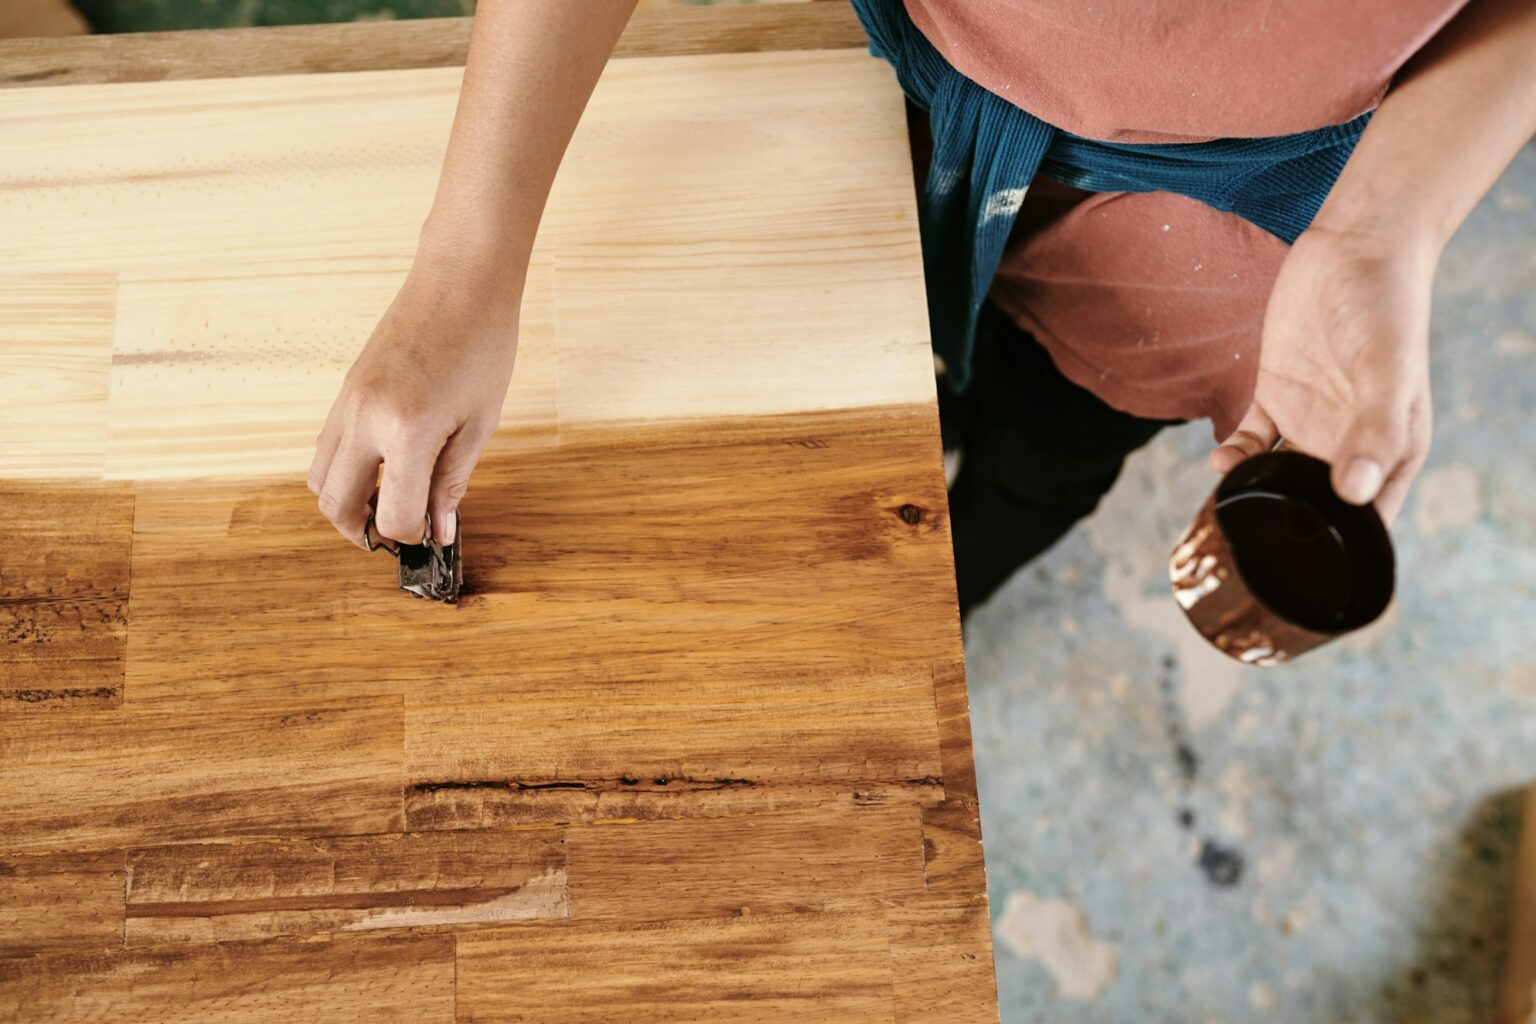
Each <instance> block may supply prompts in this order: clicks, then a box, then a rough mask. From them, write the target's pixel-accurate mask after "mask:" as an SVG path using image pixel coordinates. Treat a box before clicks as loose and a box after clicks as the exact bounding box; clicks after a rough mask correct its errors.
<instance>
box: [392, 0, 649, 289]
mask: <svg viewBox="0 0 1536 1024" xmlns="http://www.w3.org/2000/svg"><path fill="white" fill-rule="evenodd" d="M634 7H635V0H481V2H480V5H479V9H478V11H477V12H476V14H475V22H474V29H473V31H472V33H471V35H470V46H469V58H468V61H467V64H466V67H465V70H464V85H463V88H462V90H461V92H460V94H459V107H458V113H457V114H456V115H455V117H454V123H453V132H452V135H451V136H450V138H449V141H448V150H447V154H446V156H445V158H444V161H443V172H442V177H441V179H440V181H439V183H438V189H437V196H436V199H435V200H434V202H433V206H432V212H431V214H430V215H429V216H428V218H427V223H426V225H425V227H424V229H423V232H422V241H421V251H422V253H423V254H425V255H427V256H428V257H429V258H430V259H433V260H439V261H444V262H448V263H451V264H455V265H460V266H463V265H469V266H470V267H472V268H473V269H475V270H476V271H478V272H483V275H484V276H487V277H491V278H494V279H496V280H497V281H498V282H499V283H503V284H510V285H512V286H514V287H517V286H520V284H521V281H522V278H523V275H524V274H525V273H526V270H527V263H528V254H529V252H530V250H531V249H532V248H533V238H534V234H535V233H536V232H537V230H538V225H539V218H540V216H541V215H542V213H543V211H544V203H545V200H546V199H547V198H548V196H549V189H550V186H551V184H552V183H553V182H554V178H555V172H556V170H557V169H558V168H559V166H560V160H561V157H562V156H564V154H565V148H566V145H567V144H568V143H569V142H570V139H571V135H572V134H573V133H574V132H575V130H576V123H577V121H578V120H579V119H580V118H581V113H582V111H583V109H585V107H586V104H587V99H588V98H589V97H590V96H591V94H592V89H593V87H594V86H595V85H596V84H597V79H598V76H599V75H600V74H601V73H602V69H603V65H604V64H605V63H606V62H607V60H608V58H609V56H610V55H611V54H612V52H613V47H614V45H615V43H616V42H617V41H618V38H619V35H620V33H621V32H622V31H623V29H624V25H625V22H626V21H628V19H629V15H630V13H631V12H632V11H633V10H634Z"/></svg>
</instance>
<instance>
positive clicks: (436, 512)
mask: <svg viewBox="0 0 1536 1024" xmlns="http://www.w3.org/2000/svg"><path fill="white" fill-rule="evenodd" d="M485 442H486V437H485V436H484V435H483V434H482V433H481V432H480V431H478V430H476V429H474V428H473V427H471V426H470V425H469V424H467V423H466V424H465V425H463V426H461V427H460V428H459V429H458V430H456V431H455V432H454V433H453V436H451V437H449V438H448V443H447V444H445V445H443V449H442V451H441V452H439V453H438V456H437V465H436V467H435V468H434V469H433V471H432V486H431V489H430V490H429V492H428V496H427V509H428V511H429V512H430V513H431V515H432V533H433V536H434V537H435V538H436V539H437V542H438V543H439V544H451V543H453V541H454V539H455V538H456V537H457V536H458V532H459V516H458V510H459V502H460V501H462V500H463V498H464V492H465V491H466V490H468V488H469V475H470V473H471V472H473V471H474V468H475V463H477V462H478V461H479V460H480V450H481V449H482V448H484V447H485Z"/></svg>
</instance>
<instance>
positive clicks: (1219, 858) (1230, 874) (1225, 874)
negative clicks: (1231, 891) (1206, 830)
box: [1200, 839, 1243, 889]
mask: <svg viewBox="0 0 1536 1024" xmlns="http://www.w3.org/2000/svg"><path fill="white" fill-rule="evenodd" d="M1200 870H1201V871H1204V872H1205V877H1206V878H1207V879H1208V880H1209V881H1210V883H1211V884H1212V885H1217V886H1221V887H1222V888H1224V889H1225V888H1230V887H1231V886H1234V885H1236V884H1237V883H1238V882H1240V881H1242V878H1243V855H1242V852H1241V851H1239V850H1234V849H1232V848H1230V847H1226V846H1222V845H1221V844H1220V843H1218V842H1216V840H1214V839H1204V840H1201V842H1200Z"/></svg>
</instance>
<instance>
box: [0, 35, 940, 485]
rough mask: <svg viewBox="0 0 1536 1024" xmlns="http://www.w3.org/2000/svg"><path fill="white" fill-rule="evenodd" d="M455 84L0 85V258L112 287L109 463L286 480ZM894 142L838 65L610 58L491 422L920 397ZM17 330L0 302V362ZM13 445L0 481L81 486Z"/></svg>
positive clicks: (357, 342)
mask: <svg viewBox="0 0 1536 1024" xmlns="http://www.w3.org/2000/svg"><path fill="white" fill-rule="evenodd" d="M459 75H460V73H459V72H458V71H457V70H454V69H443V70H422V71H391V72H368V73H357V74H344V75H327V76H317V75H311V76H291V77H274V78H261V79H249V80H241V81H231V82H169V83H159V84H146V85H137V86H82V87H79V88H73V89H58V90H45V91H25V92H21V91H18V92H12V93H4V94H0V134H3V135H4V136H5V137H6V139H7V153H8V155H7V160H6V161H5V163H4V164H3V165H0V222H4V223H6V224H7V228H8V229H7V231H6V233H5V234H4V235H3V236H0V271H12V272H14V271H19V270H23V269H26V270H29V271H32V272H38V271H46V272H51V273H65V272H69V273H80V272H83V271H90V272H95V273H98V274H102V275H117V276H118V278H119V281H120V284H119V288H120V291H119V297H118V300H117V303H116V307H115V323H114V342H113V346H114V347H113V357H114V363H115V365H114V368H113V373H112V389H111V396H110V399H109V402H108V410H107V412H106V414H105V416H106V420H107V430H108V433H109V436H110V444H109V447H108V451H107V465H106V470H105V471H106V474H107V475H108V476H111V477H117V478H150V477H189V476H206V475H242V476H248V475H250V474H253V473H289V474H299V473H302V471H303V470H304V469H305V468H307V465H308V462H309V458H310V455H311V454H312V447H313V440H314V435H315V433H316V431H317V430H318V427H319V424H320V423H321V421H322V420H323V419H324V415H325V412H326V409H327V408H328V406H329V404H330V400H331V398H332V397H334V393H335V390H336V387H337V385H338V383H339V380H340V376H341V373H342V372H343V371H344V369H345V367H346V366H347V365H348V364H349V363H350V362H351V359H352V358H353V357H354V355H355V354H356V352H357V350H358V349H359V348H360V347H361V345H362V343H363V341H364V340H366V337H367V334H368V331H369V330H370V328H371V323H372V321H373V320H374V319H375V318H376V317H377V315H378V313H379V312H381V311H382V309H383V307H384V306H385V305H386V304H387V302H388V298H389V296H390V293H391V291H392V289H393V287H394V286H395V284H396V283H397V282H398V280H399V279H400V277H401V275H402V274H403V272H404V269H405V267H406V266H407V265H408V261H409V259H410V256H411V254H412V253H413V251H414V246H415V239H416V235H417V231H418V229H419V226H420V224H421V221H422V219H423V217H424V216H425V214H426V211H427V207H428V204H429V202H430V199H431V195H432V190H433V187H434V184H435V181H436V176H437V171H438V165H439V163H440V160H441V155H442V148H443V144H444V140H445V139H446V137H447V130H448V126H449V122H450V119H451V116H452V112H453V105H454V101H455V97H456V95H457V89H458V81H459ZM129 109H131V111H132V113H133V116H132V117H131V118H130V117H124V116H123V113H124V111H125V110H129ZM903 131H904V113H903V109H902V104H901V99H900V94H899V93H898V92H896V91H895V90H894V88H892V87H891V78H890V71H889V69H888V68H887V67H885V66H884V65H883V64H881V63H880V62H878V61H875V60H874V59H872V58H870V57H869V56H868V55H866V54H863V53H859V52H847V51H831V52H804V53H789V54H760V55H738V56H732V57H692V58H637V59H635V60H630V61H621V62H615V63H613V64H611V65H610V66H609V69H608V70H607V72H605V74H604V76H603V80H602V82H601V83H600V84H599V86H598V88H597V91H596V93H595V95H594V97H593V100H592V103H591V106H590V108H589V110H588V112H587V115H586V116H585V117H584V118H583V121H582V125H581V128H580V129H579V130H578V131H577V134H576V137H575V139H574V140H573V142H572V145H571V150H570V152H569V154H568V155H567V157H566V160H565V163H564V165H563V167H562V170H561V173H560V177H559V179H558V180H557V182H556V186H555V190H554V194H553V196H552V197H551V201H550V205H549V209H548V211H547V213H546V215H545V219H544V225H543V228H542V229H541V232H540V237H539V243H538V246H537V249H536V254H535V260H536V262H537V263H538V264H540V265H541V266H542V267H545V268H547V269H546V270H545V271H543V272H540V273H536V274H535V275H533V277H532V279H531V280H530V282H529V288H528V293H527V304H526V308H527V309H528V310H530V315H529V316H528V321H529V328H528V330H529V339H528V348H527V351H526V353H525V354H526V356H527V359H526V361H525V364H524V365H522V366H520V367H519V369H518V371H517V373H516V374H515V376H514V380H515V382H516V383H515V384H514V388H513V393H512V395H510V396H509V399H508V403H507V409H508V411H509V413H510V415H509V416H508V418H507V420H506V422H505V425H506V428H507V433H508V434H510V435H512V436H514V437H515V436H520V435H521V434H522V433H523V432H526V431H531V432H532V434H533V438H534V439H533V440H532V441H531V442H530V443H548V441H549V435H550V432H551V431H552V430H553V429H554V428H555V426H556V424H554V423H553V422H551V421H552V419H554V418H556V416H555V414H556V409H557V408H558V417H557V418H558V426H559V428H560V429H565V428H566V427H567V426H573V425H580V424H582V423H588V422H598V421H601V422H612V421H616V420H626V419H635V420H655V419H665V420H680V419H690V418H711V417H719V416H728V415H730V416H750V415H763V414H770V413H781V412H790V411H807V410H816V409H833V408H846V407H855V406H882V405H896V404H902V403H915V404H923V403H929V402H931V401H932V398H933V383H932V379H931V377H930V376H929V374H928V372H927V369H928V367H929V360H928V356H927V354H926V352H925V351H924V350H923V349H922V348H921V347H920V346H915V345H912V344H911V339H912V338H914V337H916V336H918V335H919V334H920V332H921V331H922V330H923V326H924V319H925V314H924V312H923V299H922V280H921V270H920V266H919V264H918V259H917V235H916V231H915V230H914V225H915V210H914V206H913V197H912V194H911V187H910V170H909V167H908V163H907V157H906V151H905V149H904V148H903V147H898V146H895V145H892V143H893V142H895V141H896V140H899V139H900V138H901V136H902V133H903ZM146 140H153V145H147V144H146ZM850 168H857V173H849V169H850ZM546 317H547V320H546ZM31 319H32V318H31V317H28V316H23V315H20V314H17V313H11V314H7V313H6V312H5V309H4V307H3V306H0V348H6V347H13V346H16V345H20V344H22V341H23V340H24V339H25V338H27V337H29V336H31V334H32V332H33V326H32V324H31ZM556 375H558V398H557V399H556V396H555V395H554V394H553V388H554V387H555V386H556V385H555V377H556ZM29 441H30V443H29V444H28V445H27V446H26V447H25V451H26V452H28V461H27V462H26V463H25V464H23V463H22V462H21V461H20V460H17V461H15V462H14V463H12V462H3V461H0V474H4V475H9V476H27V475H34V473H33V470H34V469H35V466H36V465H37V464H38V463H39V462H41V461H47V462H48V464H50V465H51V466H53V471H54V472H57V473H66V472H68V473H72V474H75V475H85V476H89V475H92V472H93V467H89V466H85V465H82V464H73V465H71V464H69V463H68V462H55V461H54V460H53V456H54V451H53V449H52V442H51V441H50V440H48V439H46V438H40V437H32V438H30V439H29ZM78 447H79V445H78V442H73V448H70V449H66V451H72V450H75V449H78Z"/></svg>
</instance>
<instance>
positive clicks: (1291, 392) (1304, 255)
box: [1211, 226, 1438, 522]
mask: <svg viewBox="0 0 1536 1024" xmlns="http://www.w3.org/2000/svg"><path fill="white" fill-rule="evenodd" d="M1437 257H1438V252H1437V251H1434V250H1431V249H1429V248H1428V247H1415V246H1413V245H1411V244H1409V245H1404V244H1400V242H1399V241H1398V240H1395V239H1391V238H1386V237H1381V236H1377V235H1372V234H1366V233H1358V232H1351V231H1341V230H1333V229H1330V228H1326V227H1319V226H1314V227H1313V228H1311V229H1310V230H1308V231H1306V232H1304V233H1303V234H1302V235H1301V237H1299V238H1298V239H1296V242H1295V244H1294V245H1293V246H1292V247H1291V251H1290V253H1289V254H1288V255H1287V256H1286V258H1285V262H1284V263H1283V264H1282V265H1281V267H1280V273H1279V275H1278V276H1277V277H1276V279H1275V287H1274V290H1273V292H1271V293H1270V298H1269V306H1268V308H1267V310H1266V311H1265V314H1264V335H1263V348H1262V351H1261V353H1260V359H1259V378H1258V383H1257V385H1256V387H1255V390H1254V397H1253V404H1252V405H1251V406H1250V407H1249V409H1248V413H1247V415H1246V416H1244V417H1243V421H1242V422H1241V423H1240V424H1239V425H1238V428H1237V430H1236V432H1234V433H1233V435H1232V436H1231V437H1229V438H1227V439H1226V441H1225V442H1223V443H1222V445H1221V447H1219V448H1217V449H1216V450H1215V451H1214V452H1212V453H1211V464H1212V465H1213V466H1214V467H1215V469H1216V470H1217V471H1218V472H1221V473H1226V472H1227V471H1228V470H1230V469H1232V467H1233V466H1236V465H1237V464H1238V463H1239V462H1240V461H1242V460H1243V459H1245V458H1247V457H1248V456H1250V455H1256V454H1258V453H1259V452H1263V451H1268V450H1269V449H1270V448H1272V447H1274V445H1275V443H1276V442H1277V441H1278V440H1279V439H1281V438H1284V439H1285V441H1286V442H1287V443H1288V444H1290V445H1291V446H1293V447H1296V448H1298V449H1300V450H1302V451H1304V452H1306V453H1308V454H1309V455H1315V456H1317V457H1318V458H1320V459H1323V460H1325V461H1327V462H1328V463H1330V464H1331V465H1332V466H1333V487H1334V490H1335V491H1337V492H1338V494H1339V496H1340V497H1342V498H1343V499H1344V500H1346V501H1349V502H1351V503H1353V504H1356V505H1363V504H1365V503H1367V502H1370V501H1375V502H1376V507H1377V508H1378V509H1379V510H1380V512H1381V514H1382V517H1383V518H1384V519H1386V520H1387V521H1388V522H1390V521H1391V520H1392V519H1393V517H1395V516H1396V515H1397V512H1398V510H1399V509H1400V508H1401V507H1402V504H1403V499H1404V497H1405V496H1406V495H1407V493H1408V486H1409V484H1410V483H1412V481H1413V477H1414V475H1415V474H1416V473H1418V471H1419V467H1420V466H1422V465H1423V464H1424V457H1425V455H1426V454H1428V452H1429V436H1430V418H1431V409H1430V401H1429V296H1430V286H1431V283H1432V281H1433V278H1434V272H1435V263H1436V261H1437Z"/></svg>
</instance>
